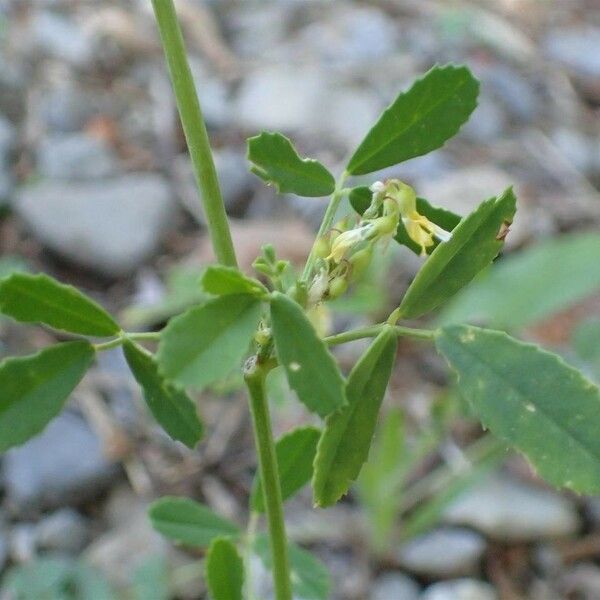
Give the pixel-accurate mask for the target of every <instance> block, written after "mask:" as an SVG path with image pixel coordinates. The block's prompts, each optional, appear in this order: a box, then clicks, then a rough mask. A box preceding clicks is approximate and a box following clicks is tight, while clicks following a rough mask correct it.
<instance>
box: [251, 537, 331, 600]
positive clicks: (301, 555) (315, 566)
mask: <svg viewBox="0 0 600 600" xmlns="http://www.w3.org/2000/svg"><path fill="white" fill-rule="evenodd" d="M254 550H255V552H256V554H258V556H259V557H260V558H261V560H262V561H263V564H264V565H265V567H266V568H267V569H269V570H271V569H272V568H273V562H272V560H271V548H270V546H269V540H268V538H267V536H266V535H258V536H256V540H255V542H254ZM288 552H289V560H290V569H291V579H292V589H293V592H294V598H296V599H298V600H327V598H329V593H330V589H331V580H330V577H329V573H328V572H327V569H326V568H325V566H324V565H323V563H321V561H320V560H318V559H317V558H315V557H314V556H313V555H312V554H311V553H310V552H307V551H306V550H303V549H302V548H299V547H298V546H296V545H295V544H291V543H290V544H289V545H288Z"/></svg>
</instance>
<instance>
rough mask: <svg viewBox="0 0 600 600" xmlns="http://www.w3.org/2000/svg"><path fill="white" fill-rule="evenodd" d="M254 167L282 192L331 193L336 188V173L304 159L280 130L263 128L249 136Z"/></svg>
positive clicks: (308, 194)
mask: <svg viewBox="0 0 600 600" xmlns="http://www.w3.org/2000/svg"><path fill="white" fill-rule="evenodd" d="M248 160H250V161H251V162H252V163H254V164H253V165H252V167H251V168H250V170H251V171H252V172H253V173H254V174H255V175H258V177H260V178H261V179H263V180H264V181H266V182H267V183H270V184H273V185H274V186H275V187H276V188H277V191H278V192H279V193H280V194H284V193H287V192H291V193H292V194H297V195H298V196H316V197H321V196H329V194H331V193H332V192H333V190H334V188H335V179H334V178H333V175H332V174H331V173H330V172H329V171H328V170H327V169H326V168H325V167H324V166H323V165H322V164H321V163H320V162H318V161H316V160H312V159H310V158H305V159H302V158H300V156H298V153H297V152H296V150H295V149H294V147H293V146H292V144H291V142H290V140H288V139H287V138H286V137H285V136H283V135H281V134H280V133H268V132H265V131H263V132H262V133H261V134H260V135H257V136H255V137H251V138H249V139H248Z"/></svg>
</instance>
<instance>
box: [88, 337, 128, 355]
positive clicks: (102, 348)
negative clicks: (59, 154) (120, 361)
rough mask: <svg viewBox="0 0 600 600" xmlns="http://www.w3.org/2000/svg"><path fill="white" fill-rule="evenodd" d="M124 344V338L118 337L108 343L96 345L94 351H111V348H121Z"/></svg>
mask: <svg viewBox="0 0 600 600" xmlns="http://www.w3.org/2000/svg"><path fill="white" fill-rule="evenodd" d="M122 344H123V338H122V337H118V338H115V339H114V340H110V341H108V342H102V343H101V344H94V350H95V351H96V352H104V351H105V350H110V349H111V348H116V347H117V346H121V345H122Z"/></svg>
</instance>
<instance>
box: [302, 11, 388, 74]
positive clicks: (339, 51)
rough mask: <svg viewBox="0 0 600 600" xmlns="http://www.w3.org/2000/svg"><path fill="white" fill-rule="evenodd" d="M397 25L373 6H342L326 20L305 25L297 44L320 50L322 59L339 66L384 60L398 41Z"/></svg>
mask: <svg viewBox="0 0 600 600" xmlns="http://www.w3.org/2000/svg"><path fill="white" fill-rule="evenodd" d="M398 38H399V36H398V27H397V25H396V24H395V23H394V22H393V21H392V20H390V19H389V18H388V17H387V16H386V15H385V14H384V13H383V12H382V11H380V10H378V9H377V8H374V7H360V8H355V7H343V8H340V9H338V10H336V11H332V13H331V17H330V18H329V19H328V20H327V21H318V22H315V23H312V24H311V25H309V26H308V27H306V28H304V30H303V31H302V33H301V34H300V36H299V39H298V40H297V43H296V46H297V47H298V48H302V49H303V51H304V52H306V51H307V50H306V49H309V50H308V51H309V52H316V53H318V57H319V59H320V60H325V61H327V62H330V63H333V64H336V65H339V64H341V65H353V66H356V65H357V63H358V64H360V63H363V62H368V63H369V65H370V66H372V65H373V62H371V61H377V60H381V59H384V58H385V57H387V56H389V55H390V54H392V53H393V52H394V51H395V50H396V48H397V44H398Z"/></svg>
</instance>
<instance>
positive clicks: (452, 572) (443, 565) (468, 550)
mask: <svg viewBox="0 0 600 600" xmlns="http://www.w3.org/2000/svg"><path fill="white" fill-rule="evenodd" d="M485 549H486V543H485V540H484V539H483V537H482V536H481V535H479V534H478V533H476V532H474V531H471V530H469V529H461V528H447V529H437V530H435V531H431V532H428V533H426V534H424V535H421V536H419V537H416V538H414V539H412V540H410V541H409V542H407V543H406V544H404V545H403V546H402V547H401V548H400V549H399V550H398V553H397V555H396V557H397V559H398V561H399V562H400V564H401V565H402V566H403V567H404V568H405V569H407V570H409V571H412V572H413V573H416V574H418V575H425V576H429V577H439V578H449V577H461V576H465V575H474V574H476V573H477V572H478V571H479V566H480V563H481V559H482V557H483V553H484V552H485Z"/></svg>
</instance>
